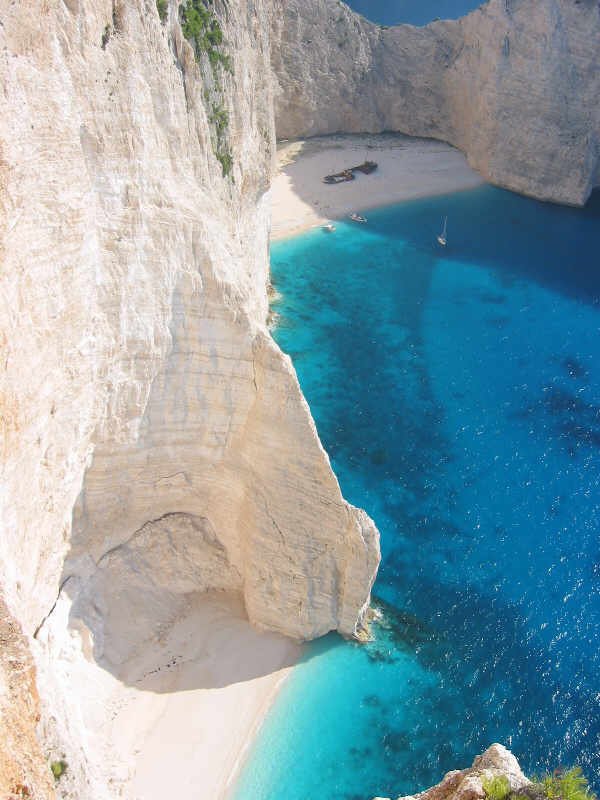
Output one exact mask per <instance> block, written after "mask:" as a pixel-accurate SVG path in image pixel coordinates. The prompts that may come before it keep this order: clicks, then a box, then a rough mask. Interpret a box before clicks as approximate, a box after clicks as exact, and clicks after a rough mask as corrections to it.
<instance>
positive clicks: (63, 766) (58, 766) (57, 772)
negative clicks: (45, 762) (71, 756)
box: [50, 760, 67, 781]
mask: <svg viewBox="0 0 600 800" xmlns="http://www.w3.org/2000/svg"><path fill="white" fill-rule="evenodd" d="M50 769H51V770H52V774H53V775H54V780H55V781H58V780H60V779H61V778H62V776H63V775H64V774H65V772H66V771H67V762H66V761H62V760H61V761H53V762H52V763H51V764H50Z"/></svg>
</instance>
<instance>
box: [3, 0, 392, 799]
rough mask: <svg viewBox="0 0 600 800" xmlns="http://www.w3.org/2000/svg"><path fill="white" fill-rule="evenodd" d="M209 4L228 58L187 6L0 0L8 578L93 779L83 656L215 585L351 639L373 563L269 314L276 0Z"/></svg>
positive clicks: (255, 615)
mask: <svg viewBox="0 0 600 800" xmlns="http://www.w3.org/2000/svg"><path fill="white" fill-rule="evenodd" d="M214 8H215V10H216V13H217V15H218V18H219V20H220V24H221V26H222V30H223V34H224V41H225V45H224V46H223V47H224V48H226V52H224V53H223V55H224V57H223V59H222V60H221V61H219V60H218V59H216V60H213V61H214V63H213V61H211V59H210V58H209V57H208V55H207V53H204V52H201V53H199V54H196V56H195V54H194V51H193V49H192V47H191V46H190V44H189V43H188V42H187V41H186V40H185V39H184V38H183V35H182V30H181V27H180V24H179V20H178V14H177V5H176V4H175V3H172V4H170V6H169V7H168V8H167V15H166V19H165V20H164V21H163V22H161V20H160V19H159V15H158V13H157V4H156V2H155V0H93V1H92V0H65V2H62V0H50V2H48V3H45V4H43V5H42V6H40V5H39V4H38V3H34V2H32V0H31V1H30V0H25V2H19V3H18V4H14V3H10V2H8V0H6V1H3V2H1V3H0V21H1V24H0V59H1V67H0V80H1V86H2V109H3V110H2V114H1V115H0V209H1V210H0V258H1V261H2V273H1V277H0V281H1V292H2V295H1V296H2V306H1V309H0V342H1V346H2V359H1V363H0V370H1V374H0V381H1V384H0V398H1V399H0V403H1V405H0V414H1V417H0V420H1V431H2V441H1V452H0V456H1V467H2V483H1V493H0V504H1V508H0V515H1V520H2V535H1V536H0V588H1V591H2V593H3V594H4V596H5V598H6V601H7V604H8V606H9V608H10V610H11V612H12V614H14V615H15V617H16V618H17V619H18V621H19V622H20V623H21V624H22V626H23V630H24V632H25V634H26V635H28V636H29V637H32V636H34V635H35V636H36V641H34V642H33V646H34V653H35V656H36V659H37V663H38V680H39V683H40V687H41V689H42V691H41V694H42V705H43V720H42V721H43V722H44V726H45V730H46V733H47V736H49V737H50V738H51V739H55V740H56V741H58V742H60V741H63V742H66V743H67V744H66V745H65V746H67V745H68V747H69V769H70V772H69V775H70V776H71V779H72V781H73V784H72V787H73V789H74V791H75V792H76V794H77V796H79V797H81V798H84V797H88V796H89V797H93V798H94V800H98V798H100V797H104V796H105V791H108V789H106V788H103V787H102V781H103V780H105V779H106V776H107V774H109V769H108V767H106V769H104V771H103V770H102V769H100V768H98V765H99V764H100V762H102V760H103V759H104V760H105V761H108V759H109V758H110V756H108V757H107V756H106V754H104V755H102V754H101V753H100V752H98V751H99V748H100V745H99V743H98V742H94V741H93V736H90V733H91V732H92V728H93V725H94V718H93V715H92V714H91V713H88V712H85V711H84V710H82V709H81V708H80V707H79V702H78V701H79V699H78V698H77V697H73V696H72V693H71V689H70V682H71V677H72V675H73V674H75V673H76V672H77V667H76V665H77V663H78V659H81V663H82V665H83V664H84V663H85V660H86V659H87V660H88V661H93V660H100V661H104V662H106V663H108V664H112V665H114V664H119V663H120V662H122V661H123V660H125V659H127V657H128V656H129V655H130V652H129V651H130V650H131V641H132V640H133V639H132V636H130V635H129V634H128V633H127V631H129V633H130V634H131V633H132V631H133V629H134V628H135V630H136V631H137V634H138V635H137V638H135V642H136V644H137V645H139V646H151V641H152V637H153V636H155V633H156V629H157V628H160V626H167V627H168V625H169V624H171V623H172V622H173V620H175V619H176V618H177V615H178V613H179V611H180V610H181V607H182V605H185V604H186V602H187V601H186V598H187V597H188V596H189V597H193V598H195V599H194V603H196V602H199V601H198V598H200V599H201V597H202V593H203V592H206V591H208V590H215V589H218V590H225V591H227V592H230V593H232V594H236V595H238V596H241V597H242V599H243V603H244V606H245V609H246V612H247V615H248V617H249V619H250V620H251V621H252V623H253V624H255V625H256V626H258V627H260V628H264V629H268V630H271V631H279V632H281V633H285V634H287V635H289V636H292V637H296V638H312V637H315V636H319V635H321V634H324V633H326V632H327V631H329V630H335V629H337V630H339V631H340V632H341V633H343V634H345V635H348V636H352V635H354V634H356V633H357V632H358V631H359V629H360V626H361V625H362V620H363V617H364V614H365V611H366V608H367V605H368V600H369V591H370V587H371V584H372V581H373V579H374V575H375V572H376V569H377V564H378V559H379V555H378V552H379V551H378V536H377V531H376V529H375V527H374V525H373V523H372V521H371V520H370V519H369V518H368V517H367V516H366V515H365V514H364V513H363V512H361V511H359V510H357V509H355V508H353V507H352V506H350V505H348V504H347V503H346V502H345V501H344V499H343V497H342V495H341V492H340V489H339V486H338V483H337V480H336V478H335V476H334V475H333V473H332V471H331V467H330V464H329V460H328V458H327V455H326V453H325V452H324V450H323V448H322V447H321V444H320V442H319V439H318V436H317V433H316V430H315V427H314V424H313V421H312V418H311V416H310V412H309V409H308V407H307V404H306V402H305V401H304V398H303V397H302V394H301V391H300V388H299V385H298V381H297V379H296V375H295V372H294V370H293V367H292V365H291V362H290V360H289V358H287V357H286V356H284V355H283V354H282V353H281V352H280V350H279V349H278V347H277V346H276V345H275V343H274V342H273V340H272V339H271V337H270V335H269V333H268V331H267V328H266V317H267V310H268V301H267V290H266V289H267V284H268V233H269V206H268V199H267V197H266V192H267V190H268V186H269V180H270V174H271V169H272V154H273V144H274V128H273V114H272V101H271V90H270V80H271V78H270V69H269V31H270V26H271V19H272V9H271V5H270V3H269V2H267V0H258V1H257V2H255V1H253V2H249V1H248V2H246V1H245V0H240V2H236V3H218V4H217V5H216V6H215V7H214ZM230 66H231V68H230ZM225 148H226V149H225ZM229 154H230V155H231V157H232V165H230V163H229V161H228V156H229ZM217 156H219V157H220V158H221V161H219V158H217ZM230 167H231V169H230ZM226 173H230V174H226ZM117 623H118V625H117ZM128 625H129V628H128V627H127V626H128ZM117 633H118V635H117ZM59 664H64V665H65V667H64V669H63V668H62V667H60V668H59ZM82 669H83V667H82ZM28 674H29V673H28ZM32 674H33V673H32ZM82 674H83V675H84V679H85V675H88V674H89V675H91V674H92V673H89V670H88V672H85V671H84V672H83V673H82ZM94 675H95V673H94ZM88 680H90V679H88ZM91 680H95V681H99V680H100V679H99V678H98V677H97V676H96V677H92V678H91ZM24 685H25V686H26V685H27V684H24ZM96 691H97V692H100V691H101V689H100V686H99V684H98V686H97V688H96ZM99 696H100V695H99ZM94 713H95V712H94ZM86 714H87V716H86ZM84 717H85V719H84ZM4 744H5V743H4V742H0V750H1V749H2V747H3V746H4ZM8 746H9V747H10V746H11V743H10V741H9V742H8ZM46 755H47V753H46ZM2 758H3V757H2V755H1V754H0V760H2ZM109 766H110V765H109ZM26 778H27V776H21V775H20V774H19V775H16V773H15V779H16V780H19V781H22V780H23V781H25V780H26ZM40 796H42V793H41V791H40ZM107 796H110V791H108V795H107Z"/></svg>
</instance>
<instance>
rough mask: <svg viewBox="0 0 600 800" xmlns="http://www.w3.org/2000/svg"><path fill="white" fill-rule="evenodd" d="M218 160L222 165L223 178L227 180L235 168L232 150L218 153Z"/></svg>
mask: <svg viewBox="0 0 600 800" xmlns="http://www.w3.org/2000/svg"><path fill="white" fill-rule="evenodd" d="M216 156H217V160H218V161H219V162H220V164H221V170H222V172H223V177H224V178H226V177H227V176H228V175H229V173H230V172H231V169H232V167H233V156H232V154H231V151H230V150H225V151H219V152H217V153H216Z"/></svg>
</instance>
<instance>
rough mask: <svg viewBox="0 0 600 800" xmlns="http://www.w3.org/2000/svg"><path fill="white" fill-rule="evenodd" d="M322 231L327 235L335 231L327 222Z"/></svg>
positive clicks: (333, 226)
mask: <svg viewBox="0 0 600 800" xmlns="http://www.w3.org/2000/svg"><path fill="white" fill-rule="evenodd" d="M323 230H324V231H326V232H327V233H333V232H334V230H335V225H332V224H331V222H328V223H327V224H326V225H323Z"/></svg>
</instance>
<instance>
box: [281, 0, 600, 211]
mask: <svg viewBox="0 0 600 800" xmlns="http://www.w3.org/2000/svg"><path fill="white" fill-rule="evenodd" d="M281 7H282V12H283V13H282V14H281V15H278V16H276V17H275V29H274V43H273V59H272V63H273V70H274V73H275V77H276V82H277V84H278V86H277V87H276V90H275V109H276V124H277V134H278V136H279V137H282V138H284V137H285V138H288V137H290V138H292V137H296V136H314V135H317V134H327V133H334V132H339V131H343V132H346V133H358V132H373V133H376V132H381V131H400V132H402V133H408V134H411V135H414V136H430V137H433V138H435V139H442V140H444V141H447V142H449V143H450V144H453V145H455V146H456V147H458V148H459V149H461V150H462V151H463V152H464V153H465V154H466V155H467V157H468V159H469V162H470V164H471V166H473V167H474V168H475V169H477V170H478V171H479V172H480V173H481V174H482V175H483V177H484V178H486V179H487V180H489V181H491V182H492V183H496V184H498V185H501V186H506V187H508V188H509V189H514V190H516V191H518V192H522V193H524V194H529V195H533V196H535V197H538V198H540V199H543V200H554V201H558V202H562V203H571V204H575V205H579V204H583V203H584V202H585V200H586V199H587V197H588V196H589V194H590V192H591V190H592V188H593V187H594V186H595V185H598V184H599V183H600V177H599V176H600V103H598V97H600V69H599V66H598V54H599V53H600V7H599V6H598V2H597V0H578V1H577V2H573V0H543V2H539V1H538V0H489V1H488V2H487V3H484V4H483V5H482V6H481V7H480V8H479V9H477V10H476V11H473V12H472V13H471V14H469V15H468V16H466V17H464V18H463V19H459V20H455V21H454V20H451V21H439V22H433V23H431V24H429V25H428V26H426V27H424V28H415V27H413V26H410V25H399V26H396V27H393V28H385V27H383V26H378V25H374V24H372V23H370V22H368V21H367V20H365V19H364V18H362V17H360V16H359V15H357V14H354V13H353V12H352V11H350V9H349V8H347V7H346V6H345V5H344V4H343V3H339V2H337V0H285V2H282V4H281Z"/></svg>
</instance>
